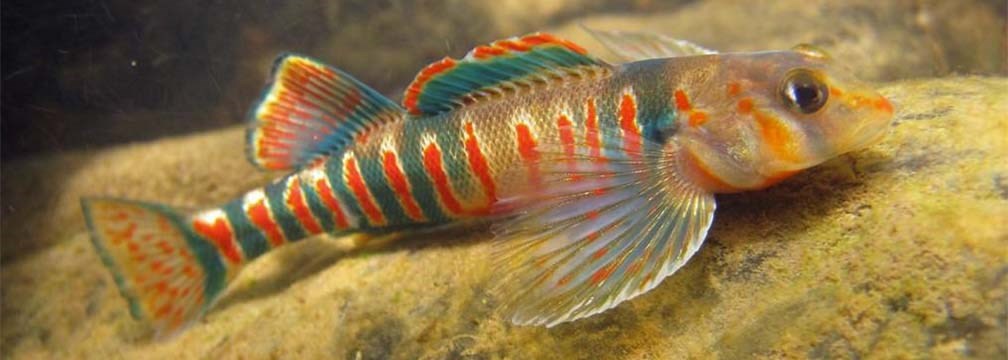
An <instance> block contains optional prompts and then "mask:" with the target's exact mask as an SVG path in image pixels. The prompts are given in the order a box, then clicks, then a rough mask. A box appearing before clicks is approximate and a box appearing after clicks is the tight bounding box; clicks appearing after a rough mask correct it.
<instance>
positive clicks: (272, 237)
mask: <svg viewBox="0 0 1008 360" xmlns="http://www.w3.org/2000/svg"><path fill="white" fill-rule="evenodd" d="M245 211H247V212H248V217H249V220H252V223H253V224H255V226H256V227H258V228H259V229H261V230H262V231H263V233H265V234H266V238H267V239H268V240H269V242H270V244H271V245H273V247H277V246H280V245H283V244H284V242H285V241H286V239H284V235H283V233H282V232H280V227H279V226H277V224H276V221H273V217H271V216H270V211H269V208H268V207H266V199H259V201H256V203H255V204H252V205H249V207H248V209H247V210H245Z"/></svg>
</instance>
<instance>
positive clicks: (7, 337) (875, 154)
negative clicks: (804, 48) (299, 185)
mask: <svg viewBox="0 0 1008 360" xmlns="http://www.w3.org/2000/svg"><path fill="white" fill-rule="evenodd" d="M882 91H883V92H884V93H885V94H886V95H887V96H889V97H890V99H892V101H893V103H894V104H895V106H896V108H897V113H898V120H897V121H896V122H895V123H894V125H893V127H892V131H891V134H890V135H889V136H888V137H887V138H885V139H884V140H883V141H882V142H881V143H880V144H878V145H876V146H873V147H871V148H869V149H867V150H864V151H860V152H856V153H853V154H849V155H845V156H841V157H839V158H837V159H834V160H832V161H829V162H827V163H825V164H823V165H821V166H819V167H816V168H813V169H811V170H810V171H807V172H805V173H803V174H801V175H798V176H796V177H795V178H793V179H790V180H788V181H785V182H784V183H782V184H780V185H778V186H776V187H773V188H771V189H769V190H766V191H762V192H754V193H744V194H737V195H731V196H722V197H720V207H719V210H718V214H717V216H716V220H715V224H714V227H713V229H712V231H711V233H710V237H709V239H708V240H707V243H706V244H705V245H704V247H703V248H702V249H701V250H700V252H699V253H698V255H697V256H696V257H695V258H694V259H693V260H692V261H690V263H689V264H688V265H687V266H686V267H684V268H683V269H682V270H680V271H679V273H677V274H675V275H674V276H672V277H670V278H668V279H667V280H665V282H664V283H662V284H661V285H660V286H659V287H658V288H656V289H655V290H653V291H651V292H650V293H648V294H646V295H644V296H641V297H640V298H638V299H635V300H632V301H630V302H627V303H624V304H622V305H620V306H619V307H617V308H615V309H613V310H610V311H607V312H605V313H603V314H601V315H598V316H594V317H591V318H588V319H585V320H581V321H577V322H574V323H569V324H564V325H561V326H558V327H555V328H552V329H545V328H538V327H532V328H530V327H515V326H512V325H510V324H509V323H507V322H505V321H503V320H501V319H500V317H498V316H496V315H495V313H494V311H493V310H494V308H495V305H496V301H495V298H494V296H493V295H491V294H490V293H489V291H488V290H487V289H488V287H489V286H490V285H491V284H492V280H493V279H494V278H496V277H498V276H499V274H495V273H494V272H493V271H494V269H492V268H490V267H489V266H488V265H487V251H488V250H489V249H490V246H491V245H490V243H489V241H487V240H488V238H487V236H486V235H484V234H483V233H482V232H480V231H468V232H466V231H463V232H454V233H448V234H434V235H423V236H414V237H407V239H405V240H402V241H399V242H396V243H393V244H392V245H387V246H380V247H365V248H359V247H354V246H352V244H350V243H349V242H347V241H346V239H332V238H325V237H323V238H319V239H312V240H306V241H303V242H301V243H298V244H295V245H291V246H288V247H287V248H283V249H280V250H278V251H277V252H276V254H272V255H269V256H266V257H264V258H263V259H261V260H258V261H256V262H255V263H253V264H252V265H251V266H250V267H249V268H248V269H247V270H246V272H245V273H243V274H242V275H241V276H240V277H239V278H238V280H237V281H236V283H235V286H234V287H233V288H232V289H231V292H230V293H229V294H228V295H226V296H225V298H224V299H223V300H222V301H221V302H220V303H219V304H218V305H217V306H216V307H215V308H214V310H213V311H211V312H210V313H209V314H208V315H207V316H206V317H205V319H204V320H203V321H201V322H200V323H198V324H196V325H195V326H193V327H192V328H190V329H189V330H187V331H186V332H185V333H183V334H181V335H180V336H178V337H177V338H174V339H170V340H168V341H165V342H149V341H147V340H145V336H146V333H145V332H144V330H145V328H144V327H143V326H142V325H141V324H138V323H136V322H135V321H134V320H132V319H131V318H130V317H129V315H128V311H127V307H126V303H125V301H124V300H122V299H121V298H120V297H119V295H118V293H117V291H116V289H115V287H114V286H113V285H112V279H111V277H110V276H109V275H108V273H107V272H106V270H105V269H104V268H103V267H102V266H101V265H100V262H99V260H98V258H97V256H96V255H95V254H94V252H93V251H92V249H91V248H90V244H89V242H88V239H87V235H86V233H85V230H84V228H83V224H82V223H81V221H80V219H79V214H76V211H77V204H76V201H75V200H74V199H76V198H77V197H78V196H81V195H85V194H111V195H121V196H130V197H136V198H144V199H161V200H165V201H167V202H169V203H173V204H176V205H196V204H212V203H216V202H220V201H223V200H225V199H227V198H228V197H230V196H233V195H235V194H238V193H240V192H241V191H242V190H245V189H248V188H251V187H253V186H255V184H261V183H264V182H265V181H266V179H267V178H268V177H269V174H259V173H256V172H255V171H253V170H252V169H251V168H249V166H248V165H245V163H244V158H243V157H242V156H241V148H240V141H241V138H242V136H241V134H242V131H241V129H239V128H233V129H228V130H223V131H218V132H211V133H207V134H201V135H197V136H188V137H182V138H172V139H165V140H160V141H156V142H152V143H147V144H140V145H133V146H127V147H123V148H115V149H109V150H104V151H97V152H90V153H79V154H67V155H61V156H56V157H46V158H37V159H32V161H25V162H20V163H17V164H12V165H9V166H10V167H9V168H6V169H5V172H7V173H9V172H8V171H17V172H18V173H19V174H22V175H23V177H24V178H26V179H34V180H32V181H29V183H30V184H28V183H25V184H19V185H18V186H23V188H19V189H24V191H29V192H31V193H29V194H19V193H11V194H5V200H6V201H7V203H8V204H15V205H16V204H28V205H29V206H31V205H32V204H31V203H32V201H31V199H32V198H33V195H37V194H38V193H39V192H42V193H49V194H51V193H52V192H54V191H57V192H58V193H59V195H58V196H52V195H46V198H48V199H49V200H48V201H46V202H44V203H43V204H41V205H42V206H40V207H39V208H37V209H36V211H38V212H39V213H38V214H36V216H42V217H41V218H42V219H46V218H48V219H49V222H38V223H37V224H38V226H40V227H41V228H42V229H45V228H50V227H52V226H50V225H47V224H49V223H58V224H60V226H59V227H58V228H60V229H58V230H46V231H41V230H42V229H40V233H48V234H49V235H48V236H55V237H58V238H57V239H56V240H55V241H53V242H52V244H51V246H49V247H47V248H44V249H42V250H39V251H36V252H34V253H32V254H30V255H26V256H21V257H18V258H16V261H14V262H13V263H11V262H7V261H5V263H4V267H3V270H2V271H3V273H2V274H3V282H2V294H3V299H2V304H3V322H4V326H3V327H2V334H3V343H2V344H3V346H2V347H3V349H4V350H3V351H4V356H5V357H7V356H9V357H12V358H28V357H39V356H41V357H54V356H55V357H103V356H105V355H107V354H110V353H117V354H122V355H123V356H125V357H136V356H152V357H157V358H180V357H181V358H193V357H214V358H216V357H245V358H256V357H263V356H267V355H268V354H273V355H275V356H280V355H284V356H291V355H294V356H297V357H308V358H312V357H329V356H333V357H352V358H384V357H389V356H394V357H416V356H431V357H435V358H443V357H451V356H467V357H468V356H473V357H498V356H503V357H511V358H541V357H555V356H559V357H561V358H569V357H588V358H596V357H608V356H616V357H640V356H644V355H648V356H651V357H658V358H680V357H705V356H707V355H709V354H714V355H717V356H720V357H723V358H740V357H748V356H751V355H757V356H760V357H769V358H777V357H813V358H828V357H864V356H867V355H875V356H881V357H919V356H923V355H927V356H931V357H936V358H950V357H977V358H997V357H1004V356H1005V353H1006V345H1005V341H1004V337H1003V334H1005V332H1006V331H1008V329H1006V328H1005V322H1004V321H1003V319H1004V318H1005V316H1008V314H1006V313H1005V309H1008V303H1006V302H1008V300H1006V299H1008V252H1006V250H1005V249H1008V227H1006V225H1005V222H1004V219H1005V218H1008V147H1006V143H1005V141H1004V139H1005V134H1006V133H1008V118H1006V115H1005V114H1008V96H1006V94H1008V80H1006V79H1004V78H983V77H956V78H948V79H938V80H912V81H903V82H896V83H891V84H888V85H886V86H885V87H883V88H882ZM68 164H74V165H76V168H74V169H72V171H67V169H66V168H65V167H66V165H68ZM5 165H6V164H5ZM181 170H185V171H181ZM178 174H185V175H184V176H182V175H178ZM250 174H252V175H253V176H250ZM51 178H58V179H60V180H61V181H60V185H59V186H52V185H50V184H47V182H43V181H41V179H51ZM5 186H8V184H5ZM34 206H39V205H34ZM7 226H8V225H7V224H5V225H4V227H5V228H6V227H7ZM33 235H34V234H33V233H31V232H24V233H21V234H20V236H23V238H21V239H20V240H22V241H35V240H36V239H35V238H34V237H33ZM9 240H10V238H9V237H7V236H6V235H5V240H4V241H9Z"/></svg>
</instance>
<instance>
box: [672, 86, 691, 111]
mask: <svg viewBox="0 0 1008 360" xmlns="http://www.w3.org/2000/svg"><path fill="white" fill-rule="evenodd" d="M673 96H674V97H675V104H676V109H679V111H689V110H690V109H692V108H693V106H692V105H690V101H689V98H688V97H686V93H685V92H683V91H682V90H676V91H675V93H674V94H673Z"/></svg>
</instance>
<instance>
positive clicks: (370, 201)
mask: <svg viewBox="0 0 1008 360" xmlns="http://www.w3.org/2000/svg"><path fill="white" fill-rule="evenodd" d="M343 171H344V173H345V176H346V181H347V186H349V187H350V191H353V193H354V196H355V197H356V198H357V202H358V203H360V206H361V210H364V215H365V216H367V218H368V221H369V222H371V224H372V225H376V226H378V225H385V214H383V213H382V212H381V210H380V209H378V206H377V205H375V202H374V198H372V197H371V191H370V190H368V188H367V185H366V184H365V183H364V178H363V177H361V174H360V169H358V168H357V160H356V159H354V158H353V157H352V156H350V157H347V158H346V160H344V162H343Z"/></svg>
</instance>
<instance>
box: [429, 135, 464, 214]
mask: <svg viewBox="0 0 1008 360" xmlns="http://www.w3.org/2000/svg"><path fill="white" fill-rule="evenodd" d="M423 164H424V168H425V169H427V175H429V176H430V178H431V181H433V182H434V189H435V190H437V193H438V197H439V198H440V199H441V203H442V204H444V206H445V209H446V210H448V211H449V212H451V213H452V214H462V205H461V204H459V202H458V199H455V194H454V193H452V189H451V184H450V183H449V182H448V175H446V174H445V171H444V164H443V163H442V162H441V149H438V147H437V144H436V143H431V144H430V145H427V147H425V148H424V152H423Z"/></svg>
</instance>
